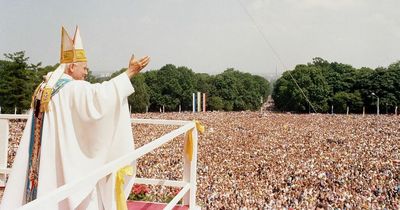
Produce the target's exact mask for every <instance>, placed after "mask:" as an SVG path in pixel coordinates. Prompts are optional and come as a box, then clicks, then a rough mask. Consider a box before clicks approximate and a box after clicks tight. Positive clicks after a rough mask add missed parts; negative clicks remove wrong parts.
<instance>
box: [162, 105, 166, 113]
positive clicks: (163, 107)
mask: <svg viewBox="0 0 400 210" xmlns="http://www.w3.org/2000/svg"><path fill="white" fill-rule="evenodd" d="M164 112H165V106H164V105H163V106H162V113H164Z"/></svg>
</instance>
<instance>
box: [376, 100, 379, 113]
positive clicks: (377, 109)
mask: <svg viewBox="0 0 400 210" xmlns="http://www.w3.org/2000/svg"><path fill="white" fill-rule="evenodd" d="M376 97H377V98H378V103H377V104H376V114H377V115H379V97H378V96H376Z"/></svg>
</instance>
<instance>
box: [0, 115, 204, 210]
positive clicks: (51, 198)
mask: <svg viewBox="0 0 400 210" xmlns="http://www.w3.org/2000/svg"><path fill="white" fill-rule="evenodd" d="M28 117H29V115H5V114H0V119H27V118H28ZM131 122H132V123H134V124H155V125H179V126H181V127H179V128H177V129H175V130H172V131H171V132H170V133H167V134H165V135H163V136H161V137H159V138H157V139H155V140H154V141H152V142H150V143H148V144H145V145H143V146H142V147H140V148H138V149H135V150H134V151H132V152H130V153H128V154H126V155H124V156H122V157H120V158H118V159H116V160H114V161H112V162H109V163H107V164H105V165H104V166H102V167H100V168H98V169H96V170H94V171H93V172H91V173H89V174H88V175H87V176H85V177H82V178H79V179H77V180H74V181H72V182H70V183H68V184H65V185H63V186H61V187H59V188H57V189H56V190H54V191H53V192H51V193H49V194H47V195H44V196H43V197H40V198H38V199H36V200H34V201H31V202H29V203H27V204H25V205H24V206H22V207H20V208H19V209H20V210H26V209H40V208H41V207H42V206H46V205H48V204H49V203H58V202H60V201H62V200H64V199H65V198H68V197H69V196H70V195H71V194H72V193H73V192H75V191H76V190H78V189H79V187H80V186H81V185H84V184H85V183H87V182H89V181H90V182H92V181H93V180H97V181H99V180H100V179H102V178H103V177H105V176H107V175H109V174H112V173H115V172H116V171H117V170H118V169H120V168H122V167H124V166H126V165H129V164H131V163H132V162H133V161H135V160H137V159H139V158H140V157H142V156H144V155H146V154H148V153H150V152H152V151H153V150H155V149H157V148H159V147H161V146H163V145H164V144H165V143H168V142H170V141H172V140H173V139H174V138H175V137H177V136H179V135H182V134H184V133H186V132H187V131H189V130H191V129H193V128H196V124H195V122H194V121H181V120H160V119H131ZM195 141H196V144H197V132H196V140H195ZM194 143H195V142H194ZM194 152H195V151H194ZM196 152H197V150H196ZM196 152H195V154H194V155H195V156H197V154H196ZM194 161H197V158H195V159H194ZM193 167H194V168H196V166H195V165H194V166H191V168H190V172H189V173H190V176H193V177H192V178H190V180H187V181H173V180H156V179H143V178H140V180H141V181H146V180H150V181H151V182H152V183H151V184H155V183H158V184H162V183H165V184H166V185H168V184H172V185H175V186H178V185H179V186H182V187H183V188H182V189H181V190H180V192H179V193H178V194H177V195H176V196H175V197H174V198H173V199H172V200H171V202H170V203H169V204H168V205H167V206H166V208H165V209H172V207H173V206H174V205H175V204H176V203H177V202H178V201H179V200H180V199H182V198H183V196H184V195H185V194H186V193H187V192H188V191H189V190H190V191H195V190H196V186H195V184H194V185H193V183H191V182H193V180H195V177H196V175H195V174H194V175H193V174H192V173H193V170H192V168H193ZM195 171H196V170H195ZM193 178H194V179H193ZM190 194H193V195H195V192H194V193H190ZM191 197H192V196H191ZM192 204H195V201H191V202H190V206H191V205H192ZM191 207H192V208H198V207H197V206H195V205H194V206H191Z"/></svg>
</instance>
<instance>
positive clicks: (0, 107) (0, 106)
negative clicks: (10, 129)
mask: <svg viewBox="0 0 400 210" xmlns="http://www.w3.org/2000/svg"><path fill="white" fill-rule="evenodd" d="M0 114H1V106H0Z"/></svg>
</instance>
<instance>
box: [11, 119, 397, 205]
mask: <svg viewBox="0 0 400 210" xmlns="http://www.w3.org/2000/svg"><path fill="white" fill-rule="evenodd" d="M133 117H134V118H155V119H180V120H193V119H196V120H199V121H200V122H202V124H203V125H205V127H206V130H205V133H204V134H202V135H200V136H199V137H200V138H199V145H198V147H199V151H198V168H197V187H198V189H197V203H198V204H199V205H200V206H202V207H203V208H205V209H285V208H286V209H290V208H294V209H353V208H368V209H399V208H400V165H399V163H398V162H397V160H399V159H400V126H399V125H400V117H398V116H385V115H381V116H375V115H367V116H365V117H363V116H361V115H349V116H346V115H320V114H307V115H294V114H274V113H259V112H208V113H147V114H135V115H133ZM23 127H24V125H23V122H16V121H14V122H13V123H12V125H11V130H12V131H11V138H10V153H9V154H10V157H9V159H10V161H11V162H10V165H11V163H12V159H13V155H14V154H15V153H14V151H15V149H16V147H17V145H18V138H19V137H20V136H21V134H22V129H23ZM174 128H176V126H162V125H140V124H139V125H134V126H133V132H134V137H135V145H136V147H140V146H142V145H144V144H146V143H148V142H150V141H151V140H154V139H156V138H158V137H160V136H161V135H163V134H166V133H168V132H169V131H171V130H173V129H174ZM182 154H183V137H179V138H176V139H175V140H173V141H172V142H170V143H168V144H166V145H165V146H163V147H161V148H159V149H157V150H155V151H153V152H151V153H149V154H147V155H146V156H144V157H142V158H141V159H139V161H138V173H137V176H138V177H147V178H159V179H175V180H180V179H182V167H183V161H182ZM171 190H172V189H169V188H162V187H161V188H154V187H151V191H154V193H168V192H167V191H171ZM156 191H157V192H156Z"/></svg>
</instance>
